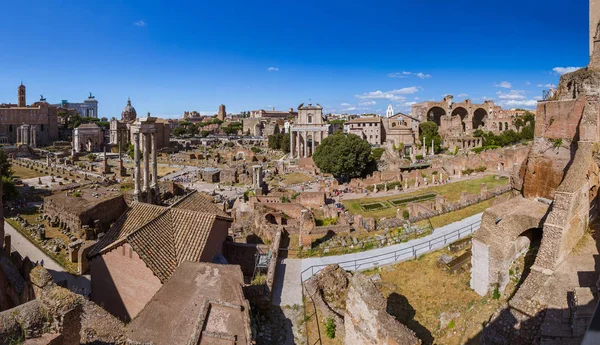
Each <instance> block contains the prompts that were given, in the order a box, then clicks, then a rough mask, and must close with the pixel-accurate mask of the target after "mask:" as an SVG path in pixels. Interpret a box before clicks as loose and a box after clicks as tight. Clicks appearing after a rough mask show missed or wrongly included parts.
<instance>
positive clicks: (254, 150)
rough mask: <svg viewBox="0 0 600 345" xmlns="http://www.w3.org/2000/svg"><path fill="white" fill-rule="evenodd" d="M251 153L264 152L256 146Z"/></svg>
mask: <svg viewBox="0 0 600 345" xmlns="http://www.w3.org/2000/svg"><path fill="white" fill-rule="evenodd" d="M250 151H252V152H254V153H259V152H261V151H262V150H261V149H260V148H258V147H256V146H252V148H251V149H250Z"/></svg>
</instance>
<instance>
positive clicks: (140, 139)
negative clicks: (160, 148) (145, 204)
mask: <svg viewBox="0 0 600 345" xmlns="http://www.w3.org/2000/svg"><path fill="white" fill-rule="evenodd" d="M133 147H134V149H133V150H134V157H133V158H134V162H135V168H134V175H135V182H134V191H133V193H134V195H138V194H139V193H140V191H141V192H146V191H148V190H149V189H150V187H152V188H155V187H156V186H157V182H156V181H157V174H158V164H157V163H158V162H157V154H156V135H155V134H154V133H134V134H133ZM140 149H141V151H142V154H143V155H144V173H143V174H144V185H143V187H141V186H140V184H141V181H140V176H141V172H140V168H141V167H140ZM150 152H152V182H150Z"/></svg>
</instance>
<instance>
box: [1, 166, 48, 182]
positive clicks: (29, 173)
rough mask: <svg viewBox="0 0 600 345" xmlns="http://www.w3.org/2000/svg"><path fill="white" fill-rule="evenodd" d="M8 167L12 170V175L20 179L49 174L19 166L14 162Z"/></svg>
mask: <svg viewBox="0 0 600 345" xmlns="http://www.w3.org/2000/svg"><path fill="white" fill-rule="evenodd" d="M10 169H11V170H12V171H13V175H14V176H15V177H18V178H20V179H22V180H24V179H28V178H35V177H42V176H48V175H49V174H44V173H40V172H39V171H35V170H33V169H27V168H25V167H21V166H18V165H16V164H13V165H12V166H11V168H10Z"/></svg>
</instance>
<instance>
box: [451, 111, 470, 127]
mask: <svg viewBox="0 0 600 345" xmlns="http://www.w3.org/2000/svg"><path fill="white" fill-rule="evenodd" d="M455 116H458V117H459V118H460V126H459V128H460V129H461V130H462V131H463V132H466V129H467V126H466V124H465V119H466V118H467V117H468V116H469V112H468V111H467V109H465V108H463V107H458V108H456V109H454V110H453V111H452V124H453V127H454V126H455V125H456V122H455V120H454V119H455Z"/></svg>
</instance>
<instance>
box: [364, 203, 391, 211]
mask: <svg viewBox="0 0 600 345" xmlns="http://www.w3.org/2000/svg"><path fill="white" fill-rule="evenodd" d="M360 207H362V209H363V210H365V211H366V212H369V211H377V210H383V209H386V208H390V206H389V205H388V204H387V203H383V202H370V203H366V204H360Z"/></svg>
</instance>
